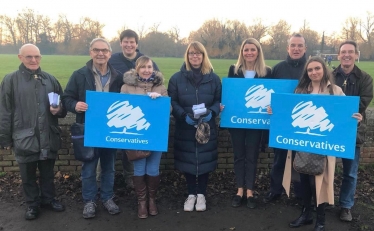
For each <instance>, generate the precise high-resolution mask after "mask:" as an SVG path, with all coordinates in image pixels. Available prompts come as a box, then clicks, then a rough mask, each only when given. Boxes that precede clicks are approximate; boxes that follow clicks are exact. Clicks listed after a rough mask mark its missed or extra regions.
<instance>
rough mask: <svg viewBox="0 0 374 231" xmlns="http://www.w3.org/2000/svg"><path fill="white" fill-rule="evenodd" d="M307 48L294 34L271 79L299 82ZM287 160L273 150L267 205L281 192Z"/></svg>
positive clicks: (284, 152)
mask: <svg viewBox="0 0 374 231" xmlns="http://www.w3.org/2000/svg"><path fill="white" fill-rule="evenodd" d="M306 49H307V46H306V43H305V39H304V37H303V36H302V35H300V34H294V35H292V36H291V38H290V39H289V40H288V46H287V52H288V54H287V59H286V60H284V61H282V62H280V63H278V64H277V65H275V66H274V67H273V70H272V77H273V78H275V79H296V80H299V78H300V77H301V74H302V72H303V69H304V65H305V63H306V57H305V52H306ZM286 158H287V150H285V149H279V148H274V164H273V168H272V169H271V173H270V177H271V181H270V191H269V192H268V193H267V195H266V196H265V198H264V202H265V203H268V202H270V201H273V200H275V199H277V198H278V197H279V196H280V195H281V194H282V192H283V186H282V181H283V172H284V167H285V163H286ZM294 189H295V194H296V197H298V198H301V197H302V193H301V186H300V183H299V182H294Z"/></svg>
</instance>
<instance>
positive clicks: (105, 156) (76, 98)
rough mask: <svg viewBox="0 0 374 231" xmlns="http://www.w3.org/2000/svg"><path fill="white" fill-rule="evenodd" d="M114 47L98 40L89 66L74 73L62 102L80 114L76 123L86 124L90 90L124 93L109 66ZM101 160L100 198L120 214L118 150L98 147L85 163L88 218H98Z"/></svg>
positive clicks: (108, 208)
mask: <svg viewBox="0 0 374 231" xmlns="http://www.w3.org/2000/svg"><path fill="white" fill-rule="evenodd" d="M111 53H112V48H111V47H110V44H109V42H108V41H106V40H105V39H103V38H96V39H94V40H92V42H91V43H90V56H91V58H92V59H91V60H90V61H88V62H87V63H86V66H84V67H82V68H81V69H79V70H77V71H74V73H73V74H72V76H71V77H70V79H69V82H68V84H67V85H66V89H65V92H64V95H63V97H62V102H63V104H64V106H65V107H66V109H67V110H68V111H70V112H72V113H75V114H76V122H77V123H84V122H85V112H86V111H87V110H88V109H89V105H87V103H86V91H87V90H89V91H99V92H120V90H121V86H122V84H123V81H122V76H120V75H118V74H117V71H116V70H115V69H114V68H113V67H112V66H111V65H110V64H109V63H108V60H109V58H110V55H111ZM99 159H100V166H101V181H100V183H101V187H100V199H101V201H102V203H103V205H104V207H105V209H106V210H107V211H108V212H109V214H117V213H119V212H120V210H119V208H118V206H117V205H116V204H115V203H114V201H113V199H112V198H113V196H114V192H113V185H114V173H115V171H114V163H115V159H116V149H111V148H95V158H94V159H93V160H91V161H87V162H83V164H82V173H81V174H82V197H83V201H84V203H85V205H84V209H83V217H84V218H92V217H95V214H96V204H95V201H96V196H97V193H98V188H97V184H96V167H97V164H98V161H99Z"/></svg>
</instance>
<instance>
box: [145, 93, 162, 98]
mask: <svg viewBox="0 0 374 231" xmlns="http://www.w3.org/2000/svg"><path fill="white" fill-rule="evenodd" d="M147 94H148V96H149V97H151V98H152V99H156V98H157V97H160V96H161V94H159V93H157V92H148V93H147Z"/></svg>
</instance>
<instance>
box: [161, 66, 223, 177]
mask: <svg viewBox="0 0 374 231" xmlns="http://www.w3.org/2000/svg"><path fill="white" fill-rule="evenodd" d="M192 78H193V73H192V71H187V70H186V66H185V64H184V65H183V66H182V67H181V70H180V71H179V72H177V73H175V74H174V75H173V76H172V77H171V78H170V80H169V86H168V93H169V96H170V97H171V105H172V108H173V111H172V114H173V116H174V118H175V134H174V159H175V162H174V163H175V167H176V168H177V169H178V170H179V171H181V172H183V173H189V174H193V175H201V174H204V173H208V172H212V171H214V170H215V169H216V166H217V158H218V151H217V137H218V131H217V125H216V122H215V118H216V116H217V115H218V114H219V112H220V102H221V90H222V85H221V80H220V78H219V77H218V76H217V75H216V74H214V73H213V72H210V73H209V74H205V75H204V76H203V79H202V81H201V83H200V85H198V86H195V82H194V80H193V79H192ZM200 103H205V107H206V108H207V109H209V110H211V111H212V119H211V120H210V121H209V122H208V123H209V125H210V139H209V142H208V143H206V144H199V143H197V142H196V139H195V133H196V128H195V127H194V126H192V125H189V124H187V123H186V121H185V117H186V115H187V113H191V114H192V113H193V112H192V105H194V104H200Z"/></svg>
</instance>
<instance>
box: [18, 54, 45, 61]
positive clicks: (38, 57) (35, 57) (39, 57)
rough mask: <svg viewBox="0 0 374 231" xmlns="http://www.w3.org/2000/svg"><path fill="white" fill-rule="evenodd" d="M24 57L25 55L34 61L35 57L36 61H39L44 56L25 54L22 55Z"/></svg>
mask: <svg viewBox="0 0 374 231" xmlns="http://www.w3.org/2000/svg"><path fill="white" fill-rule="evenodd" d="M22 57H24V58H25V59H26V60H27V61H32V59H35V60H36V61H39V60H40V59H41V58H42V56H40V55H35V56H32V55H26V56H24V55H22Z"/></svg>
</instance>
